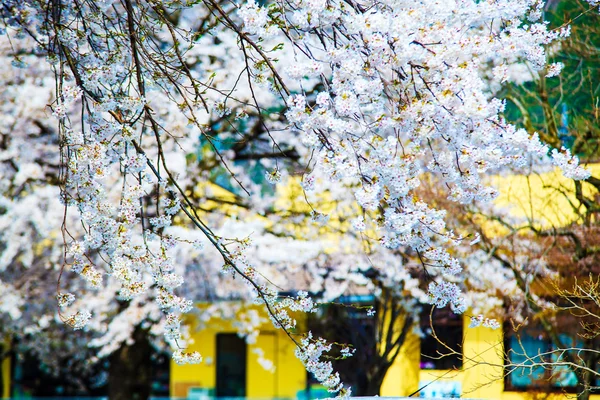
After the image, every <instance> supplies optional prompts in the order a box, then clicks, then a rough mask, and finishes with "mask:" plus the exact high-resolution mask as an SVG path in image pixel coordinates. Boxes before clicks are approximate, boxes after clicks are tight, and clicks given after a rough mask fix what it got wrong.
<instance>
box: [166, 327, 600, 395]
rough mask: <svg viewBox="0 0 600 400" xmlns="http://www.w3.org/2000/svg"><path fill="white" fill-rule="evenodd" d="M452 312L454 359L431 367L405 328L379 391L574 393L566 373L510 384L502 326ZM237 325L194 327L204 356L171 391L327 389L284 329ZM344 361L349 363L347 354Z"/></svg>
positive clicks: (183, 368)
mask: <svg viewBox="0 0 600 400" xmlns="http://www.w3.org/2000/svg"><path fill="white" fill-rule="evenodd" d="M457 318H458V319H457V320H458V321H460V324H461V325H462V326H461V327H460V330H459V331H460V337H461V339H460V340H459V342H462V343H460V344H459V345H458V346H456V347H454V346H452V347H453V348H455V349H459V353H462V354H458V357H460V362H459V363H458V365H459V366H458V367H453V368H448V369H435V365H436V364H435V363H434V362H428V360H432V361H436V360H433V359H430V358H428V357H427V356H424V355H423V354H422V352H423V351H424V349H423V348H422V344H423V343H425V341H424V340H423V339H420V338H419V337H417V336H416V335H412V336H409V338H408V339H407V340H406V342H405V345H404V346H403V347H402V350H401V352H400V354H399V356H398V357H397V359H396V360H395V362H394V364H393V365H392V366H391V368H390V369H389V371H388V373H387V375H386V378H385V380H384V382H383V386H382V389H381V396H382V397H383V396H391V397H404V396H409V395H411V394H412V395H413V396H414V397H438V398H439V397H462V398H475V399H503V400H528V399H534V398H535V399H539V398H548V399H553V398H556V399H558V398H568V397H573V393H574V392H573V389H574V388H573V387H569V386H568V384H569V381H568V379H567V380H564V379H563V380H562V384H564V385H565V386H564V387H561V386H560V385H559V386H557V387H556V388H554V389H555V390H553V392H552V393H541V392H540V391H539V390H538V391H534V390H531V388H529V387H527V385H525V386H522V387H520V388H515V387H514V385H513V387H512V388H511V387H510V385H511V381H510V379H511V378H510V377H508V378H505V377H504V372H505V370H504V356H503V354H504V352H505V351H506V350H507V349H506V348H505V345H506V344H507V343H510V341H508V340H507V341H505V338H504V337H503V331H502V329H497V330H492V329H489V328H483V327H478V328H469V327H468V324H469V322H470V319H469V318H467V317H462V316H460V317H457ZM235 332H236V330H235V329H233V327H232V326H231V325H230V324H228V323H226V322H222V323H221V326H220V327H211V328H208V329H202V330H200V331H197V332H194V333H193V334H192V337H193V339H194V341H195V343H194V344H193V345H192V346H191V347H190V349H191V350H198V351H200V352H201V353H202V354H203V356H204V358H205V362H203V363H202V364H198V365H177V364H175V363H172V364H171V396H172V397H177V398H186V397H187V398H189V399H190V400H192V399H205V398H208V397H212V396H225V397H241V396H245V397H247V398H248V399H273V398H277V399H306V398H307V397H310V398H324V397H328V395H327V392H326V391H324V390H322V389H321V390H319V389H318V387H315V386H314V385H312V387H311V388H310V389H311V390H310V391H309V387H308V386H311V385H309V384H308V380H307V373H306V371H305V370H304V368H303V366H302V365H301V363H300V362H299V361H298V360H297V359H296V358H295V355H294V345H293V343H292V342H291V340H290V339H289V338H288V337H286V336H285V334H284V333H283V332H282V331H280V330H275V329H274V328H273V327H272V326H270V323H265V324H264V325H263V326H262V327H261V335H260V336H259V338H258V340H257V342H256V344H255V345H245V344H243V340H242V339H239V338H238V337H237V336H236V333H235ZM444 332H445V331H444V327H442V326H438V327H437V329H436V333H437V335H438V336H439V338H440V339H441V340H446V337H445V335H444ZM454 332H458V331H457V330H454ZM449 341H450V342H451V341H452V338H450V339H449ZM257 348H260V349H261V350H262V352H263V358H264V359H267V360H270V361H272V362H273V366H274V369H273V370H266V369H265V368H264V367H263V366H261V365H260V363H259V361H258V359H259V357H258V355H257V354H256V352H257V351H256V349H257ZM461 350H462V351H461ZM430 352H431V351H430ZM450 358H452V357H450ZM455 358H456V357H455ZM446 359H447V358H442V359H440V360H446ZM346 362H348V363H352V359H351V358H350V359H348V360H346ZM231 364H237V367H235V368H234V370H231V369H230V370H229V371H227V367H228V366H229V368H231ZM443 364H445V365H447V364H448V363H447V362H445V363H442V365H443ZM224 369H225V371H224ZM534 375H535V371H534ZM511 376H514V379H513V382H512V383H515V382H516V383H523V381H525V383H527V382H528V381H529V382H530V383H531V384H534V383H535V382H534V379H533V378H532V377H531V375H530V374H529V372H528V371H518V372H515V373H513V375H511ZM315 389H317V390H315ZM419 389H421V390H420V391H419ZM418 391H419V392H418ZM415 392H418V393H416V394H415ZM567 392H569V393H570V394H569V393H567ZM591 399H592V400H600V395H592V396H591Z"/></svg>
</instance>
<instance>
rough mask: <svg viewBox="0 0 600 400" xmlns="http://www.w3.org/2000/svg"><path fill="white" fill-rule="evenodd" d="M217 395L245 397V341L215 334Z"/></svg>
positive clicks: (237, 337)
mask: <svg viewBox="0 0 600 400" xmlns="http://www.w3.org/2000/svg"><path fill="white" fill-rule="evenodd" d="M216 392H217V393H216V394H217V397H246V341H245V340H244V339H241V338H240V337H239V336H237V335H236V334H234V333H227V334H218V335H217V387H216Z"/></svg>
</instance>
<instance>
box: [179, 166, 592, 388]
mask: <svg viewBox="0 0 600 400" xmlns="http://www.w3.org/2000/svg"><path fill="white" fill-rule="evenodd" d="M590 169H591V170H592V171H593V172H594V173H595V174H596V175H597V174H598V173H600V165H593V166H591V168H590ZM492 181H493V182H492V183H493V184H494V185H496V186H497V187H498V188H499V189H500V197H499V198H498V200H497V204H499V205H501V206H507V207H509V206H510V207H511V212H512V213H513V214H514V215H519V216H524V217H527V219H528V220H530V221H535V223H536V224H537V225H538V226H539V227H543V228H548V227H550V226H555V227H557V226H564V225H566V224H569V223H572V222H579V221H578V215H577V214H576V213H575V211H574V210H573V208H572V207H571V205H570V202H571V201H572V200H573V199H572V198H571V197H574V195H566V196H565V193H567V194H568V193H569V192H570V193H572V192H573V188H572V181H571V180H569V179H567V178H564V177H562V174H560V172H558V171H554V172H550V173H545V174H536V175H531V176H529V177H525V176H516V177H515V176H506V177H494V178H492ZM583 190H584V193H586V194H588V195H589V194H590V192H591V191H593V189H592V188H591V185H587V184H584V187H583ZM469 323H470V319H469V318H468V317H464V318H463V319H462V320H459V322H458V324H459V325H461V326H460V328H461V329H460V339H459V340H458V343H459V345H458V346H457V347H459V348H460V349H461V354H459V355H457V356H455V358H457V357H460V362H458V365H455V366H453V367H452V368H447V369H437V368H436V363H435V362H428V361H427V358H426V357H424V356H423V355H422V353H423V352H424V349H423V347H422V345H424V344H425V343H426V341H427V339H425V340H422V339H420V338H418V337H416V336H415V335H413V336H411V337H409V338H408V339H407V341H406V343H405V345H404V346H403V347H402V349H401V352H400V354H399V356H398V357H397V359H396V360H395V362H394V364H393V365H392V366H391V368H390V369H389V371H388V373H387V375H386V377H385V380H384V382H383V386H382V389H381V396H409V395H415V396H419V395H421V396H423V397H427V396H438V397H443V396H460V397H463V398H479V399H505V400H513V399H514V400H517V399H523V400H525V399H534V398H535V399H538V398H566V397H573V396H574V388H573V379H572V378H573V377H572V376H571V375H569V373H567V374H565V371H553V370H549V371H546V372H542V371H540V370H536V369H535V368H534V369H533V370H532V371H526V370H525V369H522V370H518V371H515V372H514V373H512V374H511V375H509V376H508V377H505V368H504V363H505V356H504V355H505V354H506V352H507V351H508V348H507V346H508V347H510V346H511V345H514V343H513V342H512V341H513V340H514V339H513V338H511V337H504V332H503V330H502V329H498V330H492V329H489V328H484V327H478V328H469V327H468V325H469ZM455 328H456V327H455ZM455 328H453V329H455ZM446 330H447V328H446V327H440V328H439V332H438V334H439V336H440V338H441V339H444V332H445V331H446ZM454 332H456V329H455V330H454ZM234 333H235V329H233V328H232V327H231V326H226V325H224V326H223V327H221V328H217V329H208V330H201V331H198V332H195V333H194V334H193V338H194V340H195V341H196V344H195V345H194V346H192V349H194V350H199V351H200V352H201V353H202V354H203V355H204V356H205V357H208V358H209V359H210V360H211V361H212V362H211V363H209V364H201V365H196V366H179V365H175V364H172V366H171V395H172V396H175V397H185V396H187V395H188V394H191V395H194V393H202V394H206V395H216V394H219V393H218V392H219V390H217V386H218V383H219V372H218V368H219V367H218V364H219V361H218V360H219V346H220V343H221V346H222V343H223V342H222V341H221V342H220V339H219V337H220V335H233V334H234ZM263 333H264V335H263ZM523 335H524V336H523V337H522V338H521V339H523V340H524V341H527V340H529V342H528V344H526V345H527V346H533V347H532V348H536V346H537V348H540V349H542V348H543V346H549V341H547V340H546V341H544V339H541V336H538V337H536V336H535V335H534V334H531V335H529V336H527V334H526V333H523ZM521 339H519V340H521ZM221 340H223V339H221ZM257 345H258V347H260V348H262V349H263V350H264V358H266V359H269V360H272V361H273V364H274V367H275V372H268V371H265V370H264V368H262V367H261V366H260V365H259V363H258V360H257V357H256V355H254V353H253V352H252V349H251V347H250V346H249V347H247V348H243V347H242V346H239V347H238V351H239V352H241V353H239V354H238V361H239V362H242V363H244V371H245V377H244V378H243V379H240V382H242V381H243V384H244V385H245V388H244V389H243V390H244V392H243V393H244V395H245V396H246V397H248V398H250V399H259V398H285V399H295V398H306V396H307V394H308V393H309V392H308V389H307V386H308V380H307V374H306V372H305V371H304V369H303V368H302V365H301V364H300V363H299V362H298V361H297V360H296V359H295V357H294V354H293V350H294V347H293V344H292V342H291V341H290V340H289V338H287V337H285V335H284V334H283V333H282V332H280V331H276V330H274V329H273V328H272V327H271V326H270V325H269V324H265V325H264V326H263V327H262V329H261V337H259V339H258V343H257ZM457 347H454V348H455V349H456V348H457ZM542 350H543V349H542ZM221 352H223V350H221ZM242 353H243V354H242ZM223 357H225V358H226V357H227V355H225V356H223ZM517 361H518V360H517ZM347 362H349V363H351V362H352V359H349V360H348V361H347ZM599 367H600V365H599ZM240 370H241V369H240ZM559 373H562V375H564V376H563V377H562V378H561V379H559V380H558V383H557V384H556V385H555V387H553V388H552V387H551V388H549V389H548V390H546V392H545V393H542V391H540V390H539V389H538V390H537V391H536V390H533V389H532V387H533V386H534V385H535V384H536V382H535V381H536V380H548V375H552V374H559ZM544 374H545V375H544ZM571 374H572V373H571ZM221 375H222V373H221ZM599 384H600V382H599ZM419 389H421V390H420V391H419ZM417 392H418V393H417ZM548 392H550V393H548ZM567 392H570V394H568V393H567ZM310 395H311V396H313V397H314V396H315V395H317V397H327V394H326V392H317V393H315V392H314V391H313V392H312V393H310ZM200 397H201V396H200ZM591 399H595V400H600V395H592V396H591Z"/></svg>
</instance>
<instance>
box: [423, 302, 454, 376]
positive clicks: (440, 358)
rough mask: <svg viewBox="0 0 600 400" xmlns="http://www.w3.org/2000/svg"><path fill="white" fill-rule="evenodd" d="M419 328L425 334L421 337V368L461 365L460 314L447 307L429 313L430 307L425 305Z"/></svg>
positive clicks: (449, 367)
mask: <svg viewBox="0 0 600 400" xmlns="http://www.w3.org/2000/svg"><path fill="white" fill-rule="evenodd" d="M421 330H422V331H423V333H424V335H425V336H424V337H423V338H421V369H458V368H461V367H462V363H463V360H462V344H463V321H462V315H458V314H455V313H453V312H452V311H451V310H450V309H448V308H435V309H434V310H433V313H431V307H426V308H425V310H424V311H423V313H422V314H421ZM434 332H435V336H437V338H436V337H434V336H433V333H434ZM448 347H449V348H450V349H452V351H450V350H449V349H448Z"/></svg>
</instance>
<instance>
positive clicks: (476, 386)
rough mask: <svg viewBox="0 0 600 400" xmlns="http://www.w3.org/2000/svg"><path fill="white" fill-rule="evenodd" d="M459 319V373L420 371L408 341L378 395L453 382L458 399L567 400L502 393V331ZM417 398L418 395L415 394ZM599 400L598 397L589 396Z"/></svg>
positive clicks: (416, 346) (413, 341) (416, 347)
mask: <svg viewBox="0 0 600 400" xmlns="http://www.w3.org/2000/svg"><path fill="white" fill-rule="evenodd" d="M469 322H470V321H469V318H468V317H465V318H464V320H463V324H464V325H463V326H464V344H463V367H462V368H461V369H460V370H420V369H419V362H420V358H421V357H420V352H421V349H420V342H419V339H418V337H416V336H413V337H412V338H409V340H408V341H407V343H406V345H405V346H404V347H403V348H402V350H401V354H400V355H399V357H398V358H397V359H396V361H395V362H394V364H393V365H392V367H391V368H390V370H389V372H388V374H387V375H386V378H385V380H384V382H383V386H382V390H381V395H382V396H408V395H410V394H412V393H414V392H415V391H416V390H417V389H418V388H419V387H422V386H423V385H425V384H426V383H428V382H431V381H436V382H444V381H454V382H458V383H459V384H460V388H461V397H462V398H471V399H501V400H538V399H546V400H551V399H567V398H571V399H572V398H573V397H574V395H573V394H570V395H568V394H559V393H554V394H545V393H544V394H540V393H533V392H529V393H526V392H505V391H504V379H503V375H502V374H503V364H504V361H503V353H504V345H503V337H502V330H501V329H497V330H492V329H489V328H483V327H479V328H469V327H468V325H469ZM415 397H418V394H417V395H415ZM590 399H592V400H600V395H592V396H590Z"/></svg>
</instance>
